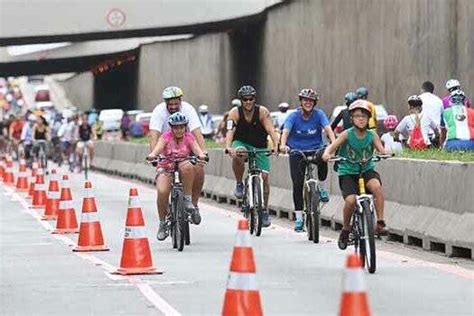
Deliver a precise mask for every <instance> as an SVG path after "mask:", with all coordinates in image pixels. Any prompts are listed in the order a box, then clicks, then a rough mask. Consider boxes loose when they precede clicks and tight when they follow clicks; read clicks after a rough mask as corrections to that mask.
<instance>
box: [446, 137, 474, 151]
mask: <svg viewBox="0 0 474 316" xmlns="http://www.w3.org/2000/svg"><path fill="white" fill-rule="evenodd" d="M444 149H445V150H447V151H455V150H462V151H474V140H461V139H450V140H448V141H446V144H445V145H444Z"/></svg>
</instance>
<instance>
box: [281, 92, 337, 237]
mask: <svg viewBox="0 0 474 316" xmlns="http://www.w3.org/2000/svg"><path fill="white" fill-rule="evenodd" d="M298 96H299V98H300V103H301V108H300V109H299V110H298V111H296V112H293V113H291V114H290V115H289V116H288V118H287V119H286V120H285V123H284V125H283V134H282V136H281V140H280V148H281V151H282V152H284V153H287V152H288V151H289V150H290V149H294V150H304V151H308V150H314V151H315V152H317V151H318V149H320V148H321V147H323V146H324V142H323V138H322V131H323V129H324V131H325V132H326V135H327V136H328V137H329V139H330V141H331V142H334V141H335V136H334V133H333V131H332V129H331V125H330V124H329V120H328V118H327V116H326V114H325V113H324V112H323V111H322V110H320V109H315V106H316V104H317V102H318V94H317V93H316V92H315V91H314V90H313V89H303V90H301V92H300V94H299V95H298ZM321 154H322V152H318V156H319V158H321ZM289 161H290V174H291V181H292V182H293V203H294V205H295V216H296V222H295V231H297V232H302V231H303V227H304V222H303V205H304V203H303V185H304V174H305V168H304V165H303V164H301V161H302V157H301V156H300V155H290V157H289ZM316 164H317V166H318V179H319V181H320V199H321V201H322V202H328V201H329V194H328V193H327V191H326V189H325V181H326V178H327V174H328V165H327V163H326V162H324V161H322V160H321V159H319V161H318V162H317V163H316Z"/></svg>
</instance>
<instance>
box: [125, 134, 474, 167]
mask: <svg viewBox="0 0 474 316" xmlns="http://www.w3.org/2000/svg"><path fill="white" fill-rule="evenodd" d="M130 141H131V142H132V143H137V144H148V138H147V137H140V138H131V139H130ZM206 145H207V148H208V149H213V148H222V146H220V145H219V144H217V143H216V142H215V141H213V140H210V139H206ZM398 157H401V158H416V159H425V160H447V161H462V162H474V152H472V151H471V152H465V151H455V152H448V151H445V150H441V149H427V150H410V149H404V151H403V153H402V154H401V155H400V156H398Z"/></svg>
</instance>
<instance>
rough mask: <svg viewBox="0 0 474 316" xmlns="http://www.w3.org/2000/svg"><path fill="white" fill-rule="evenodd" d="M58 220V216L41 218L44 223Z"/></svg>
mask: <svg viewBox="0 0 474 316" xmlns="http://www.w3.org/2000/svg"><path fill="white" fill-rule="evenodd" d="M57 219H58V216H57V215H43V217H41V220H42V221H54V220H57Z"/></svg>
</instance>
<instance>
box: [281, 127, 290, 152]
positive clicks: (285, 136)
mask: <svg viewBox="0 0 474 316" xmlns="http://www.w3.org/2000/svg"><path fill="white" fill-rule="evenodd" d="M288 135H290V131H289V130H287V129H284V130H283V133H282V134H281V137H280V149H281V150H282V151H287V150H288V148H287V146H286V141H287V140H288Z"/></svg>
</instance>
